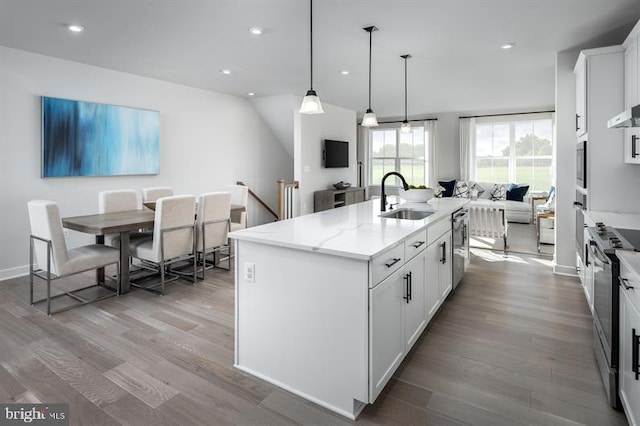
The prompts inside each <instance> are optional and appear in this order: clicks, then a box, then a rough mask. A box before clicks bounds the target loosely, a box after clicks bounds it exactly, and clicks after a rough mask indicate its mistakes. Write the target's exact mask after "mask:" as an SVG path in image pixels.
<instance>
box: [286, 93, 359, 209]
mask: <svg viewBox="0 0 640 426" xmlns="http://www.w3.org/2000/svg"><path fill="white" fill-rule="evenodd" d="M300 100H301V99H298V101H300ZM296 105H299V103H296ZM322 107H323V109H324V114H300V113H298V112H295V117H294V151H295V153H294V163H295V171H294V176H295V179H296V180H298V181H299V182H300V190H299V198H298V199H299V204H300V214H308V213H313V193H314V192H315V191H319V190H322V189H330V188H332V184H334V183H336V182H339V181H344V182H350V183H351V184H353V185H354V186H355V184H356V183H357V164H356V131H357V130H356V127H357V124H356V112H355V111H352V110H348V109H345V108H341V107H338V106H335V105H330V104H326V103H323V104H322ZM324 139H333V140H340V141H347V142H349V167H348V168H337V169H325V168H324V167H323V165H322V146H323V144H322V141H323V140H324Z"/></svg>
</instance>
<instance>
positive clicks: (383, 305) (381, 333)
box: [369, 268, 405, 403]
mask: <svg viewBox="0 0 640 426" xmlns="http://www.w3.org/2000/svg"><path fill="white" fill-rule="evenodd" d="M404 292H405V280H404V270H403V269H402V268H401V269H399V270H397V271H396V272H394V273H393V274H391V275H390V276H388V277H387V278H386V279H385V280H383V281H382V282H381V283H380V284H378V285H377V286H375V287H374V288H372V289H371V290H369V368H370V370H369V402H370V403H373V402H374V401H375V399H376V398H377V397H378V395H379V394H380V392H381V391H382V388H384V385H386V384H387V382H388V381H389V379H390V378H391V376H392V375H393V373H394V372H395V371H396V368H398V366H399V365H400V363H401V362H402V358H403V356H404V347H405V345H404V332H403V331H404V330H403V309H404V304H405V300H404V299H403V296H404Z"/></svg>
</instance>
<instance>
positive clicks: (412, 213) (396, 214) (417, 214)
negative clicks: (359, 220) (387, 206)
mask: <svg viewBox="0 0 640 426" xmlns="http://www.w3.org/2000/svg"><path fill="white" fill-rule="evenodd" d="M434 213H435V212H430V211H424V210H411V209H398V210H394V211H390V212H387V213H383V214H381V215H380V217H386V218H389V219H405V220H420V219H424V218H425V217H428V216H431V215H432V214H434Z"/></svg>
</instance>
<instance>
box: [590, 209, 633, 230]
mask: <svg viewBox="0 0 640 426" xmlns="http://www.w3.org/2000/svg"><path fill="white" fill-rule="evenodd" d="M584 214H585V216H586V217H587V218H588V219H591V221H593V222H594V225H595V222H602V223H604V224H605V225H607V226H612V227H614V228H623V229H640V214H633V213H618V212H608V211H602V210H585V212H584Z"/></svg>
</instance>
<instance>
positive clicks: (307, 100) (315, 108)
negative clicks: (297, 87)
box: [300, 0, 324, 114]
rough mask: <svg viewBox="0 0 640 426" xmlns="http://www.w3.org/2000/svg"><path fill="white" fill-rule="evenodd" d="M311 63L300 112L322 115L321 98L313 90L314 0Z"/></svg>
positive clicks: (310, 20)
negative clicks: (307, 85)
mask: <svg viewBox="0 0 640 426" xmlns="http://www.w3.org/2000/svg"><path fill="white" fill-rule="evenodd" d="M309 45H310V49H309V50H310V53H309V58H310V60H309V62H310V65H311V66H310V70H311V78H310V85H309V86H310V87H309V90H307V94H306V95H305V97H304V98H302V105H300V112H301V113H302V114H322V113H323V112H324V110H323V109H322V104H321V103H320V98H319V97H318V94H317V93H316V91H315V90H313V0H309Z"/></svg>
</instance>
